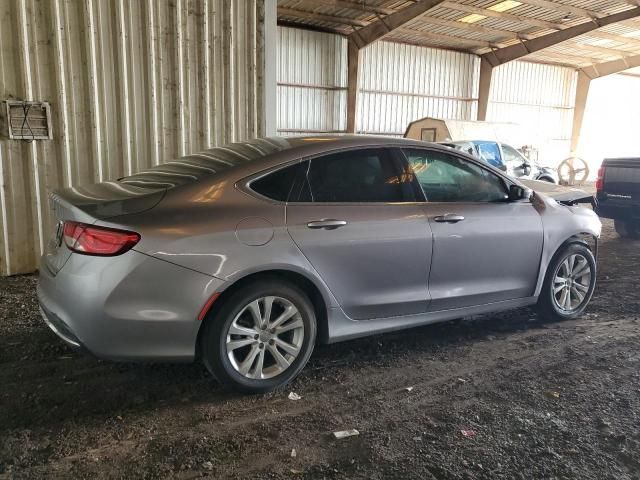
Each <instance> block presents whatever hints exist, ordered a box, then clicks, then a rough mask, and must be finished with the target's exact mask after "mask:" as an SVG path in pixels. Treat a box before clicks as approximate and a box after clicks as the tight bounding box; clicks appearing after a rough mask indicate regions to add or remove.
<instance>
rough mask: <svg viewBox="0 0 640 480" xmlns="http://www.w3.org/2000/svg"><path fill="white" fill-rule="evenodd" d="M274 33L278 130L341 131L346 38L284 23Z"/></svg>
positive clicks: (345, 91)
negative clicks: (275, 40)
mask: <svg viewBox="0 0 640 480" xmlns="http://www.w3.org/2000/svg"><path fill="white" fill-rule="evenodd" d="M278 38H279V42H278V68H277V72H278V73H277V82H278V119H277V130H278V133H280V134H281V135H295V134H303V133H327V132H333V133H337V132H344V131H345V129H346V102H347V41H346V39H345V38H343V37H341V36H339V35H334V34H331V33H322V32H313V31H310V30H301V29H297V28H287V27H278Z"/></svg>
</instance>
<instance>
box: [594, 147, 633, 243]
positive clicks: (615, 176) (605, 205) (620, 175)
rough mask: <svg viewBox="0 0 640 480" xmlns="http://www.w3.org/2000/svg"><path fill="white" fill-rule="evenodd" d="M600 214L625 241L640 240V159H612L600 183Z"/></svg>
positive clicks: (605, 165)
mask: <svg viewBox="0 0 640 480" xmlns="http://www.w3.org/2000/svg"><path fill="white" fill-rule="evenodd" d="M596 190H597V193H596V200H597V207H596V212H597V213H598V215H600V216H601V217H605V218H613V220H614V221H615V227H616V231H617V232H618V234H619V235H620V236H621V237H623V238H640V158H608V159H606V160H605V161H604V162H602V166H601V167H600V170H598V179H597V181H596Z"/></svg>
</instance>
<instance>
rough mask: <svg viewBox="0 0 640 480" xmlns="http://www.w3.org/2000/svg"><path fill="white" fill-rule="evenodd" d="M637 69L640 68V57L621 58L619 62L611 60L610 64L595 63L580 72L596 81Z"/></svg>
mask: <svg viewBox="0 0 640 480" xmlns="http://www.w3.org/2000/svg"><path fill="white" fill-rule="evenodd" d="M636 67H640V55H634V56H632V57H625V58H619V59H617V60H611V61H610V62H602V63H594V64H593V65H589V66H588V67H583V68H581V69H580V71H581V72H583V73H584V74H585V75H586V76H587V77H589V78H590V79H594V78H600V77H605V76H607V75H613V74H614V73H620V72H622V71H624V70H628V69H630V68H636Z"/></svg>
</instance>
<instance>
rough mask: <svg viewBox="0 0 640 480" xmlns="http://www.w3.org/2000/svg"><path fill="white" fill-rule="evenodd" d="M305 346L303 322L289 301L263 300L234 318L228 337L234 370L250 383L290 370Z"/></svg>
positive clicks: (256, 301) (251, 304)
mask: <svg viewBox="0 0 640 480" xmlns="http://www.w3.org/2000/svg"><path fill="white" fill-rule="evenodd" d="M303 342H304V322H303V321H302V316H301V314H300V312H299V311H298V309H297V308H296V306H295V305H294V304H293V303H291V302H290V301H289V300H287V299H286V298H282V297H276V296H266V297H260V298H258V299H256V300H253V301H252V302H251V303H249V304H247V305H245V306H244V307H243V308H242V309H241V310H240V312H239V313H238V314H237V315H236V316H235V318H234V319H233V321H232V322H231V324H230V325H229V329H228V331H227V336H226V350H227V356H228V358H229V361H230V362H231V365H232V366H233V368H234V369H235V370H236V371H237V372H238V373H239V374H241V375H243V376H244V377H246V378H250V379H256V380H261V379H267V378H273V377H275V376H277V375H279V374H281V373H282V372H284V371H285V370H287V369H288V368H289V366H290V365H291V364H292V363H293V362H294V361H295V359H296V358H297V357H298V355H299V354H300V351H301V350H302V346H303Z"/></svg>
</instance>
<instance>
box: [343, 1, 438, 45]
mask: <svg viewBox="0 0 640 480" xmlns="http://www.w3.org/2000/svg"><path fill="white" fill-rule="evenodd" d="M442 2H443V0H422V1H419V2H416V3H414V4H412V5H409V6H408V7H405V8H403V9H402V10H398V11H396V12H395V13H392V14H391V15H387V16H386V17H381V18H379V19H378V21H376V22H371V23H370V24H369V25H367V26H366V27H364V26H363V27H362V28H360V29H358V30H356V31H354V32H353V33H352V34H350V35H349V37H348V38H349V41H350V42H353V43H354V44H355V45H356V46H357V47H358V48H359V49H362V48H364V47H366V46H367V45H370V44H372V43H373V42H375V41H377V40H380V39H381V38H384V37H385V36H387V35H389V34H390V33H392V32H393V31H394V30H396V29H398V28H401V27H404V26H405V25H406V24H407V23H409V22H411V21H412V20H415V19H416V18H418V17H420V16H421V15H423V14H425V13H426V12H427V11H429V10H431V9H432V8H433V7H435V6H437V5H439V4H441V3H442Z"/></svg>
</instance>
